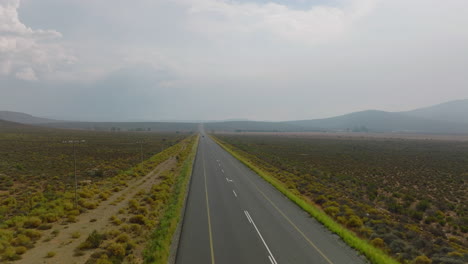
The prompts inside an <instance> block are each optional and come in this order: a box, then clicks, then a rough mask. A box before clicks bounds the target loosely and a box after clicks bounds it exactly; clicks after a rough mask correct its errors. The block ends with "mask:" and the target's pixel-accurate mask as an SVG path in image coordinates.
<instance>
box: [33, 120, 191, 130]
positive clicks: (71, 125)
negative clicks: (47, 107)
mask: <svg viewBox="0 0 468 264" xmlns="http://www.w3.org/2000/svg"><path fill="white" fill-rule="evenodd" d="M41 125H43V126H47V127H53V128H66V129H83V130H95V131H115V132H118V131H150V132H151V131H153V132H154V131H156V132H171V131H180V132H194V131H197V129H198V124H196V123H176V122H56V123H47V124H41Z"/></svg>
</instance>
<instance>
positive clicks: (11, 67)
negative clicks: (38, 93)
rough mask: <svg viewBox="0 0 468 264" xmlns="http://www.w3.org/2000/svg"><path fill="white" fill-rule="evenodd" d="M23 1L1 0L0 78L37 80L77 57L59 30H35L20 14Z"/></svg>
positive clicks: (70, 62)
mask: <svg viewBox="0 0 468 264" xmlns="http://www.w3.org/2000/svg"><path fill="white" fill-rule="evenodd" d="M19 6H20V1H19V0H0V77H2V76H3V77H8V76H14V77H16V78H19V79H22V80H29V81H32V80H37V79H38V76H42V77H44V78H46V77H47V75H49V74H52V73H54V71H55V70H56V69H57V68H60V67H62V66H63V65H67V64H72V63H73V62H74V61H75V60H76V59H75V58H74V57H73V56H71V55H69V53H68V52H67V51H66V49H65V48H64V47H63V46H62V45H61V43H60V39H61V37H62V35H61V34H60V33H59V32H57V31H55V30H42V29H38V30H34V29H32V28H30V27H27V26H26V25H25V24H23V23H22V22H21V21H20V20H19V17H18V8H19Z"/></svg>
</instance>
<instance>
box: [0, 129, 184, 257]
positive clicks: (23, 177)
mask: <svg viewBox="0 0 468 264" xmlns="http://www.w3.org/2000/svg"><path fill="white" fill-rule="evenodd" d="M187 137H188V134H182V133H145V132H139V133H129V132H115V133H111V132H91V131H73V130H59V129H47V128H39V127H33V126H26V125H24V126H23V125H10V124H8V123H7V124H6V125H5V124H3V123H2V124H0V259H1V260H2V261H13V260H17V259H20V258H21V255H22V254H24V253H25V252H26V251H27V250H28V249H30V248H32V247H34V245H35V243H36V242H37V241H39V240H40V239H41V238H42V234H43V232H44V231H46V230H52V227H53V226H54V225H56V224H61V225H68V224H73V223H74V222H75V221H76V219H77V218H78V217H79V215H80V214H82V213H83V212H86V211H88V210H93V209H95V208H96V207H98V206H99V204H100V203H101V202H102V201H106V200H107V199H108V198H109V197H110V196H111V195H112V194H113V193H115V192H118V191H119V190H122V189H124V188H126V187H127V185H128V184H127V182H128V181H130V180H133V179H136V178H138V177H142V176H144V175H146V174H148V173H149V172H151V171H152V170H153V169H154V168H155V167H156V166H157V165H159V164H160V163H161V162H163V161H165V160H167V159H168V158H169V157H170V156H171V155H172V154H173V152H174V151H178V149H177V148H174V147H175V146H174V147H172V148H171V146H173V145H176V144H177V143H179V142H181V141H182V140H184V139H185V138H187ZM70 140H79V143H77V144H76V146H75V147H76V149H75V150H76V165H77V166H76V167H77V179H78V192H77V194H78V196H77V198H78V199H77V204H76V205H75V193H74V185H75V181H74V166H73V146H72V144H70V143H68V142H69V141H70ZM139 142H143V143H141V144H140V143H139ZM176 146H177V145H176ZM167 148H169V149H168V151H165V152H163V153H161V154H160V155H155V154H157V153H159V152H161V151H162V150H164V149H167ZM170 149H172V150H170ZM142 161H144V162H142ZM168 184H169V183H168ZM159 203H161V201H159ZM139 215H142V216H144V215H143V213H141V214H136V215H135V219H134V220H132V221H133V222H135V223H131V224H137V225H138V224H139V223H141V222H144V220H145V219H144V218H142V217H139ZM149 222H151V221H149ZM153 222H154V220H153ZM57 232H58V231H57ZM53 233H54V232H52V234H53ZM81 236H82V234H80V233H75V234H72V235H71V236H70V239H78V238H79V237H81ZM97 237H99V236H97ZM95 238H96V237H95ZM44 239H45V241H46V240H47V239H51V238H44ZM121 239H124V238H121ZM95 240H96V239H94V240H93V241H94V243H96V242H95ZM93 245H95V244H93ZM119 249H120V248H116V249H115V251H116V252H117V251H118V250H119ZM43 254H44V256H45V257H47V258H53V257H54V256H55V255H56V253H55V252H48V253H47V252H44V253H43Z"/></svg>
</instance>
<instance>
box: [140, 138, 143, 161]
mask: <svg viewBox="0 0 468 264" xmlns="http://www.w3.org/2000/svg"><path fill="white" fill-rule="evenodd" d="M140 160H141V161H140V162H143V141H140Z"/></svg>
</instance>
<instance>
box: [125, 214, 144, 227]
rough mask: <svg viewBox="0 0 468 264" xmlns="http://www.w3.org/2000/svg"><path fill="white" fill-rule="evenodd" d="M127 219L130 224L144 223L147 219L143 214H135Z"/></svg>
mask: <svg viewBox="0 0 468 264" xmlns="http://www.w3.org/2000/svg"><path fill="white" fill-rule="evenodd" d="M129 221H130V223H132V224H139V225H146V222H147V219H146V217H144V216H143V215H135V216H132V217H130V219H129Z"/></svg>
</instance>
